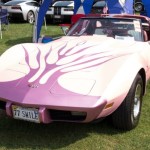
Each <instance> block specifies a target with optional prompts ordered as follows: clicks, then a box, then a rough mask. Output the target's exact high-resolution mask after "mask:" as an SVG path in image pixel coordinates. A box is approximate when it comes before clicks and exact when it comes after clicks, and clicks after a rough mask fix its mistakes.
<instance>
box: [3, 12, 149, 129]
mask: <svg viewBox="0 0 150 150" xmlns="http://www.w3.org/2000/svg"><path fill="white" fill-rule="evenodd" d="M141 22H142V24H141ZM147 33H150V19H149V18H148V17H144V16H140V15H137V16H136V15H114V16H112V15H111V16H110V17H109V16H107V17H105V16H102V17H100V16H97V15H95V16H93V15H92V16H87V17H82V18H80V19H79V20H78V21H77V22H76V24H75V25H74V26H72V28H71V29H70V30H69V32H68V34H67V36H64V37H61V38H59V39H56V40H54V41H52V42H49V43H47V44H42V43H39V44H38V43H26V44H19V45H15V46H13V47H11V48H9V49H8V50H7V51H5V52H4V53H3V54H2V55H1V57H0V66H1V67H0V108H1V109H4V110H5V111H6V114H7V115H8V116H10V117H13V118H15V119H22V120H26V121H33V122H37V123H51V122H53V121H67V122H80V123H85V122H91V121H94V120H98V119H103V118H105V117H107V116H111V117H112V121H113V124H114V126H115V127H117V128H120V129H123V130H131V129H133V128H135V127H136V126H137V125H138V122H139V118H140V113H141V108H142V97H143V95H144V94H145V90H146V85H147V81H148V79H149V78H150V44H149V41H150V37H149V36H147Z"/></svg>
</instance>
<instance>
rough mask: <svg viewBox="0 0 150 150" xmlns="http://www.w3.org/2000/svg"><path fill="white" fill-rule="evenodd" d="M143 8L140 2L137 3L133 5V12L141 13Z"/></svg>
mask: <svg viewBox="0 0 150 150" xmlns="http://www.w3.org/2000/svg"><path fill="white" fill-rule="evenodd" d="M143 8H144V6H143V4H142V3H140V2H137V3H135V4H134V10H135V11H136V12H141V11H142V10H143Z"/></svg>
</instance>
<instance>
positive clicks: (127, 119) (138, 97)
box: [112, 74, 143, 131]
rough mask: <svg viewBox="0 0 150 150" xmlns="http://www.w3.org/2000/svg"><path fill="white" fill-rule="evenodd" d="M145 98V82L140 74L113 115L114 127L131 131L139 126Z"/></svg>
mask: <svg viewBox="0 0 150 150" xmlns="http://www.w3.org/2000/svg"><path fill="white" fill-rule="evenodd" d="M142 98H143V81H142V78H141V76H140V75H139V74H138V75H137V76H136V78H135V79H134V81H133V84H132V86H131V88H130V90H129V92H128V94H127V96H126V98H125V99H124V101H123V102H122V104H121V105H120V106H119V107H118V109H117V110H116V111H115V112H114V113H113V114H112V121H113V125H114V126H115V127H116V128H118V129H122V130H126V131H128V130H131V129H133V128H135V127H136V126H137V125H138V122H139V118H140V114H141V107H142Z"/></svg>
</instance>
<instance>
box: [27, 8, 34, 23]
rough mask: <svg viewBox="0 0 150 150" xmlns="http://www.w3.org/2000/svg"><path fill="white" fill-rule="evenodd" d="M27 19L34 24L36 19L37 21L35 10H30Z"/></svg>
mask: <svg viewBox="0 0 150 150" xmlns="http://www.w3.org/2000/svg"><path fill="white" fill-rule="evenodd" d="M27 21H28V23H30V24H33V23H34V21H35V15H34V12H33V11H29V12H28V14H27Z"/></svg>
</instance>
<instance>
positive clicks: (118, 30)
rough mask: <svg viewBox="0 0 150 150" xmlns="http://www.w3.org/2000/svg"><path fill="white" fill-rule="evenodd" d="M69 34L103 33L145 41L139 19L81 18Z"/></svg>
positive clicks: (122, 38) (125, 38)
mask: <svg viewBox="0 0 150 150" xmlns="http://www.w3.org/2000/svg"><path fill="white" fill-rule="evenodd" d="M67 35H68V36H81V35H90V36H93V35H103V36H108V37H113V38H115V39H120V40H127V39H128V40H135V41H143V37H142V33H141V22H140V20H138V19H121V18H81V19H80V20H79V21H78V22H77V23H76V24H75V25H74V26H73V27H72V28H71V29H70V30H69V32H68V34H67Z"/></svg>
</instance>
